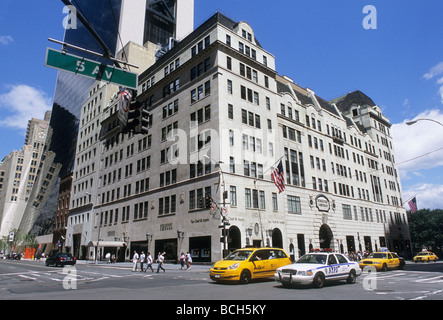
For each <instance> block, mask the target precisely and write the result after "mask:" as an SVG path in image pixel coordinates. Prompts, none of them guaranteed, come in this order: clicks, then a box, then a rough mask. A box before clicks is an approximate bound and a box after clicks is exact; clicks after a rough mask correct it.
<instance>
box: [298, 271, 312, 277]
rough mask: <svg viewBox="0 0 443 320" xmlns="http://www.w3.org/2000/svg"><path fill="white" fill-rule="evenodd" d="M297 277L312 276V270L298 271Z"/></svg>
mask: <svg viewBox="0 0 443 320" xmlns="http://www.w3.org/2000/svg"><path fill="white" fill-rule="evenodd" d="M297 275H299V276H312V270H307V271H298V272H297Z"/></svg>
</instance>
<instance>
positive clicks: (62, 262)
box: [45, 253, 76, 267]
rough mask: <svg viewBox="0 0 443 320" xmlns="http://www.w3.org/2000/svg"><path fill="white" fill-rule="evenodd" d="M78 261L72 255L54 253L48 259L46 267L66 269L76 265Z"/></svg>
mask: <svg viewBox="0 0 443 320" xmlns="http://www.w3.org/2000/svg"><path fill="white" fill-rule="evenodd" d="M75 262H76V259H75V258H74V257H73V256H72V255H71V254H70V253H54V254H52V255H51V256H49V257H47V258H46V262H45V264H46V266H49V265H53V266H56V267H58V266H60V267H64V266H66V265H71V266H73V265H75Z"/></svg>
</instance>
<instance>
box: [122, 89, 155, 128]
mask: <svg viewBox="0 0 443 320" xmlns="http://www.w3.org/2000/svg"><path fill="white" fill-rule="evenodd" d="M136 97H137V92H136V91H133V93H132V101H131V102H130V104H129V110H128V121H127V124H126V127H125V129H124V131H125V132H129V131H132V132H134V133H141V134H148V127H149V117H150V114H149V112H148V111H147V110H146V109H145V108H144V107H143V104H142V103H141V102H140V101H137V100H136V99H135V98H136Z"/></svg>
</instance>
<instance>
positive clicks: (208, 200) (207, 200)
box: [205, 194, 212, 209]
mask: <svg viewBox="0 0 443 320" xmlns="http://www.w3.org/2000/svg"><path fill="white" fill-rule="evenodd" d="M211 204H212V198H211V196H210V195H209V194H207V195H206V197H205V207H206V209H209V208H211Z"/></svg>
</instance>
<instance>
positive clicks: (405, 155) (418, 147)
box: [392, 109, 443, 179]
mask: <svg viewBox="0 0 443 320" xmlns="http://www.w3.org/2000/svg"><path fill="white" fill-rule="evenodd" d="M417 119H432V120H435V121H438V122H440V123H442V124H443V113H442V112H441V110H438V109H433V110H426V111H424V112H422V113H420V114H419V115H417V116H416V117H415V118H414V119H411V120H417ZM408 121H410V120H409V119H406V120H405V121H403V123H398V124H393V125H392V136H393V141H394V149H395V160H396V163H397V164H398V167H399V170H400V174H401V177H402V179H408V178H410V175H409V174H411V173H412V172H417V171H419V170H423V169H430V168H435V167H440V166H443V126H441V125H439V124H438V123H434V122H431V121H418V122H417V123H415V124H413V125H411V126H408V125H407V124H406V122H408ZM439 149H441V150H439ZM436 150H438V151H436ZM434 151H435V152H434Z"/></svg>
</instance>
